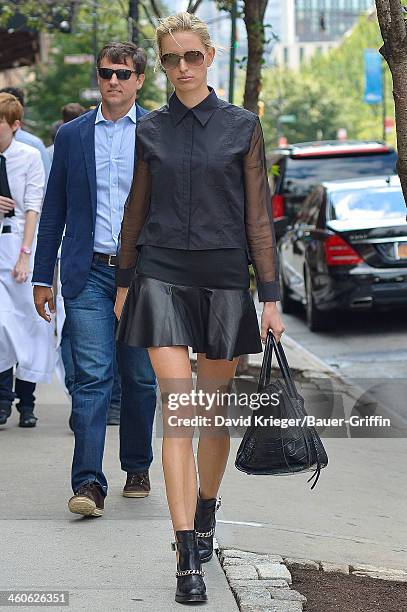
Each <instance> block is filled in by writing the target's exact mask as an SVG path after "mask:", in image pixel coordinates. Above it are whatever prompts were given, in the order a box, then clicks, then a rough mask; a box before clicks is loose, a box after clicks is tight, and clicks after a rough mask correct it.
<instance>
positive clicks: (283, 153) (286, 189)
mask: <svg viewBox="0 0 407 612" xmlns="http://www.w3.org/2000/svg"><path fill="white" fill-rule="evenodd" d="M396 163H397V153H396V151H395V150H394V149H393V148H392V147H389V146H387V145H385V144H383V143H382V142H378V141H366V142H359V141H346V142H343V141H337V140H332V141H322V142H303V143H297V144H293V145H288V146H286V147H280V148H277V149H274V150H273V151H272V152H271V154H270V157H269V158H268V168H269V174H270V177H271V179H272V181H271V182H272V185H271V191H272V209H273V218H274V223H275V229H276V236H277V239H279V238H280V237H281V236H282V235H283V234H284V232H285V229H286V227H287V225H288V224H290V223H292V221H293V220H294V219H295V217H296V215H297V213H298V211H299V209H300V208H301V206H302V204H303V203H304V200H305V198H306V197H307V195H308V194H309V193H310V191H311V190H312V189H313V187H314V186H315V185H318V184H319V183H322V182H323V181H336V180H341V179H351V178H358V177H365V176H381V175H386V176H387V175H389V174H395V173H396Z"/></svg>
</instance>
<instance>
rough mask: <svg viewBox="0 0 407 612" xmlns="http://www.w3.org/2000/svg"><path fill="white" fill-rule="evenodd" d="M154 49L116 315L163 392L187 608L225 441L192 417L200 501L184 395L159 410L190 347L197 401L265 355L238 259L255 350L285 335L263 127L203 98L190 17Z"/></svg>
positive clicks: (168, 475)
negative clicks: (270, 337) (252, 272)
mask: <svg viewBox="0 0 407 612" xmlns="http://www.w3.org/2000/svg"><path fill="white" fill-rule="evenodd" d="M156 43H157V51H158V56H159V61H160V64H161V67H162V68H163V69H164V70H165V72H166V74H167V77H168V79H169V80H170V81H171V84H172V85H173V86H174V88H175V92H174V93H173V94H172V96H171V97H170V100H169V102H168V104H167V105H166V106H164V107H163V108H161V109H159V110H157V111H153V112H151V113H149V114H148V115H146V116H145V117H142V118H141V120H140V122H139V125H138V130H137V168H136V172H135V176H134V181H133V184H132V188H131V192H130V196H129V203H128V206H127V208H126V212H125V216H124V220H123V225H122V233H121V236H122V241H121V248H120V255H119V268H118V274H117V279H118V286H119V288H118V293H117V299H116V307H115V312H116V314H117V316H118V317H120V316H121V318H120V323H119V329H118V340H119V341H121V342H125V343H126V344H128V345H129V346H134V347H146V348H148V352H149V355H150V358H151V363H152V365H153V368H154V370H155V373H156V376H157V379H158V382H159V386H160V390H161V393H162V397H163V419H164V424H163V431H164V433H163V448H162V458H163V469H164V477H165V485H166V491H167V499H168V504H169V509H170V513H171V518H172V523H173V529H174V533H175V540H176V541H175V543H174V550H177V553H178V554H177V572H176V576H177V589H176V594H175V599H176V601H177V602H180V603H192V602H199V601H206V599H207V595H206V587H205V583H204V581H203V572H202V568H201V563H203V562H206V561H209V560H210V559H211V557H212V554H213V536H214V531H215V511H216V507H217V494H218V490H219V486H220V483H221V481H222V477H223V473H224V470H225V467H226V463H227V459H228V454H229V446H230V440H229V431H228V428H227V427H225V426H224V427H216V426H215V422H216V421H215V419H214V416H215V413H216V411H218V412H220V413H222V411H224V407H222V405H221V403H220V404H219V403H218V404H217V405H216V406H215V413H214V410H212V409H211V410H210V411H208V410H207V407H206V406H205V407H201V409H202V410H203V414H204V415H206V416H207V417H210V418H211V419H212V421H209V422H208V426H207V427H206V426H203V427H201V428H200V437H199V444H198V455H197V463H198V474H199V489H198V488H197V477H196V465H195V459H194V453H193V445H192V438H193V434H194V428H193V427H191V426H190V425H189V422H190V421H189V419H190V417H191V416H193V415H194V409H193V402H192V397H191V399H190V403H189V405H187V406H185V407H184V408H183V407H182V405H183V404H181V403H180V402H179V403H178V405H175V406H174V405H172V406H169V401H168V400H169V398H170V397H171V394H174V395H175V399H176V398H177V397H178V398H181V397H185V396H182V395H181V394H185V393H187V394H191V393H192V390H193V381H192V373H191V364H190V360H189V356H188V347H191V348H192V350H193V351H194V352H196V353H197V354H198V356H197V357H198V359H197V390H199V391H203V392H204V393H208V394H211V395H212V394H213V395H214V398H215V399H216V394H217V392H218V391H222V390H227V389H228V388H229V385H230V382H231V380H232V379H233V376H234V374H235V371H236V366H237V362H238V357H239V356H240V355H244V354H248V353H259V352H261V350H262V346H261V341H260V335H259V327H258V323H257V315H256V310H255V306H254V303H253V299H252V296H251V293H250V288H249V287H250V279H249V271H248V265H249V262H248V258H247V253H249V255H250V258H251V260H252V262H253V265H254V267H255V269H256V274H257V281H258V283H257V285H258V292H259V299H260V301H261V302H264V307H263V314H262V330H261V336H262V339H263V340H265V339H266V335H267V332H268V330H269V329H272V330H273V332H274V334H275V336H276V338H277V340H279V338H280V336H281V334H282V332H283V329H284V328H283V324H282V322H281V319H280V315H279V312H278V310H277V304H276V301H277V300H278V299H279V281H278V268H277V250H276V242H275V237H274V228H273V221H272V213H271V208H270V203H271V199H270V191H269V186H268V179H267V170H266V162H265V154H264V143H263V135H262V129H261V126H260V122H259V119H258V117H257V115H254V114H253V113H251V112H249V111H247V110H245V109H242V108H239V107H236V106H233V105H232V104H229V103H228V102H225V101H223V100H220V99H219V98H218V97H217V95H216V93H215V91H214V90H213V89H212V88H208V84H207V70H208V68H209V67H210V66H211V65H212V62H213V60H214V56H215V49H214V46H213V44H212V42H211V39H210V35H209V33H208V28H207V26H206V24H205V23H204V22H202V21H201V20H200V19H198V18H197V17H196V16H194V15H191V14H189V13H180V14H178V15H176V16H171V17H168V18H165V19H163V20H161V22H160V25H159V26H158V28H157V30H156ZM136 265H137V268H136V269H135V267H136ZM135 271H136V275H134V273H135ZM129 286H130V289H128V287H129ZM124 304H125V305H124ZM123 306H124V309H123ZM122 310H123V312H122ZM182 401H184V400H182ZM215 403H216V402H215ZM175 410H176V411H175ZM174 417H175V418H179V419H180V421H178V425H177V422H176V423H175V424H174ZM184 418H186V420H185V421H184V420H183V419H184Z"/></svg>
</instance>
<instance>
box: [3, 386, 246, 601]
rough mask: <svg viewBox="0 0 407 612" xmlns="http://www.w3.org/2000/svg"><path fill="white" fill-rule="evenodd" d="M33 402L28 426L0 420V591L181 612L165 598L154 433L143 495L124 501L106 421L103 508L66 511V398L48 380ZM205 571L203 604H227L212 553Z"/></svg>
mask: <svg viewBox="0 0 407 612" xmlns="http://www.w3.org/2000/svg"><path fill="white" fill-rule="evenodd" d="M38 404H39V407H38V410H37V413H38V416H39V419H40V420H39V423H38V426H37V428H36V429H34V430H27V429H26V430H24V429H21V428H19V427H17V426H16V425H17V417H16V414H14V415H13V416H12V417H11V418H10V419H9V421H8V422H7V425H6V426H5V427H0V474H1V475H0V542H1V546H0V550H1V552H0V591H2V590H10V589H25V590H27V589H37V590H47V591H48V590H67V591H69V592H70V607H69V610H87V611H89V610H95V611H97V612H99V611H100V612H105V611H109V612H113V611H126V610H132V611H140V612H148V611H150V610H151V611H152V612H167V611H169V610H180V609H181V606H180V604H177V603H175V601H174V593H175V584H176V579H175V553H174V552H173V551H172V550H171V547H170V543H171V541H172V540H173V534H172V528H171V523H170V520H169V514H168V510H167V503H166V499H165V491H164V484H163V478H162V468H161V464H160V455H161V452H160V447H161V440H158V439H155V440H154V454H155V461H154V464H153V466H152V470H151V481H152V493H151V495H150V497H148V498H147V499H144V500H137V499H125V498H124V497H122V496H121V489H122V486H123V476H124V474H123V472H121V470H120V466H119V461H118V428H117V427H109V428H108V435H107V440H106V453H105V470H106V473H107V476H108V479H109V482H110V490H109V495H108V498H107V500H106V509H105V515H104V517H103V518H100V519H86V518H81V517H76V516H75V515H73V514H71V513H70V512H68V510H67V500H68V497H70V495H71V492H70V483H69V469H70V458H71V452H72V445H73V435H72V433H71V432H70V430H69V429H68V425H67V421H68V415H69V404H68V401H67V399H66V396H65V395H64V393H63V392H62V391H61V387H60V386H59V385H57V384H54V385H51V386H41V387H40V388H39V393H38ZM205 572H206V576H205V579H206V585H207V590H208V597H209V603H208V604H207V605H206V606H205V611H206V610H207V611H208V612H218V611H219V610H222V612H236V611H237V610H238V608H237V605H236V602H235V600H234V597H233V595H232V592H231V591H230V589H229V586H228V584H227V581H226V578H225V575H224V573H223V570H222V568H221V566H220V564H219V562H218V560H217V558H214V559H213V560H212V561H211V562H210V563H207V564H205ZM18 609H21V610H29V609H32V610H38V608H34V607H24V608H18ZM53 609H55V607H54V608H53ZM60 609H61V610H66V609H67V608H63V607H60Z"/></svg>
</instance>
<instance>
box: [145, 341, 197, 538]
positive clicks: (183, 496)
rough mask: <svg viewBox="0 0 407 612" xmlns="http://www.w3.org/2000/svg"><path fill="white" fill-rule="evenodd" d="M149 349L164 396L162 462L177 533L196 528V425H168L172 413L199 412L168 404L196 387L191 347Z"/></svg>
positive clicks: (189, 415) (173, 414)
mask: <svg viewBox="0 0 407 612" xmlns="http://www.w3.org/2000/svg"><path fill="white" fill-rule="evenodd" d="M148 352H149V355H150V359H151V364H152V366H153V369H154V372H155V374H156V377H157V380H158V383H159V385H160V390H161V394H162V398H163V401H162V410H163V444H162V462H163V471H164V480H165V487H166V492H167V500H168V506H169V509H170V513H171V519H172V524H173V528H174V532H175V531H181V530H186V529H193V528H194V516H195V507H196V498H197V482H196V466H195V459H194V454H193V447H192V438H193V433H194V428H193V427H182V426H180V427H171V426H169V424H168V417H169V416H176V417H182V418H189V417H192V416H194V414H195V412H194V410H193V408H192V407H191V406H184V407H181V408H178V409H177V410H170V409H169V407H168V394H170V393H171V394H177V395H178V394H181V393H187V394H191V391H192V389H193V383H192V373H191V364H190V361H189V356H188V349H187V347H185V346H173V347H156V348H150V349H148Z"/></svg>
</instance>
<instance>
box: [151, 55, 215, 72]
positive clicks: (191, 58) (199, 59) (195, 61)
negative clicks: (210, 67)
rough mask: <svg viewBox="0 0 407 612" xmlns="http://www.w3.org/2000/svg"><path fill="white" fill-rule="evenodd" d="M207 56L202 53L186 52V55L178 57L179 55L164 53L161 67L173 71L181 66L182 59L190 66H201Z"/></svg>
mask: <svg viewBox="0 0 407 612" xmlns="http://www.w3.org/2000/svg"><path fill="white" fill-rule="evenodd" d="M204 57H205V54H204V53H202V51H186V52H185V53H184V55H178V53H164V55H162V56H161V58H160V61H161V66H162V67H163V68H164V69H165V70H171V69H172V68H176V67H177V66H179V63H180V61H181V60H182V59H184V60H185V61H186V63H187V64H188V65H189V66H201V65H202V64H203V61H204Z"/></svg>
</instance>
